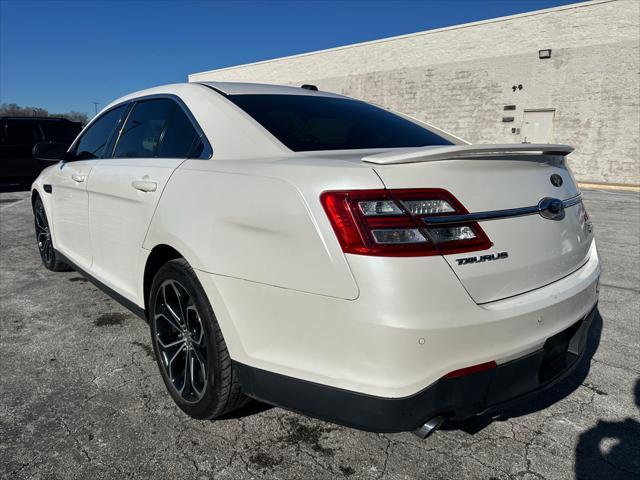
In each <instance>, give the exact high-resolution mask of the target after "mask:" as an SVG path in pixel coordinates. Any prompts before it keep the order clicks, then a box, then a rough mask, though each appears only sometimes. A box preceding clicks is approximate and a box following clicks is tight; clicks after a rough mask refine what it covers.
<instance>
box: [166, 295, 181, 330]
mask: <svg viewBox="0 0 640 480" xmlns="http://www.w3.org/2000/svg"><path fill="white" fill-rule="evenodd" d="M172 285H173V284H172ZM174 291H175V289H174ZM176 293H177V292H176ZM162 296H163V298H164V307H165V308H166V309H167V310H168V311H169V313H170V314H171V316H172V317H173V318H174V320H175V321H176V322H177V323H178V325H180V330H182V329H183V328H184V322H183V320H182V319H181V318H180V316H179V315H178V314H177V313H176V312H175V310H174V309H173V308H171V305H170V304H169V301H168V300H167V286H166V285H164V286H163V287H162ZM178 302H180V300H179V299H178ZM178 305H179V303H178ZM179 310H180V309H178V311H179Z"/></svg>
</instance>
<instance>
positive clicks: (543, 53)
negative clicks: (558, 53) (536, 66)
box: [538, 48, 551, 60]
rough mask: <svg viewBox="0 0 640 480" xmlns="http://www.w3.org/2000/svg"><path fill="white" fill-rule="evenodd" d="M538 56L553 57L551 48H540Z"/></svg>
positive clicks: (542, 57)
mask: <svg viewBox="0 0 640 480" xmlns="http://www.w3.org/2000/svg"><path fill="white" fill-rule="evenodd" d="M538 58H540V59H542V60H544V59H546V58H551V49H550V48H546V49H544V50H538Z"/></svg>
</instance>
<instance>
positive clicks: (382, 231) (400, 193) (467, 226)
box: [320, 188, 493, 256]
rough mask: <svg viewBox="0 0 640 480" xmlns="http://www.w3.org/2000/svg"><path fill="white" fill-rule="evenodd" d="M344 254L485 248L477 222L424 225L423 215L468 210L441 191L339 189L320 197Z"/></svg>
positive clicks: (429, 252)
mask: <svg viewBox="0 0 640 480" xmlns="http://www.w3.org/2000/svg"><path fill="white" fill-rule="evenodd" d="M320 201H321V202H322V206H323V207H324V209H325V212H326V213H327V216H328V217H329V220H330V222H331V225H332V226H333V229H334V231H335V233H336V236H337V237H338V241H339V242H340V245H341V246H342V250H343V251H344V252H345V253H355V254H358V255H376V256H423V255H444V254H450V253H462V252H470V251H477V250H485V249H487V248H490V247H491V246H492V245H493V244H492V243H491V241H490V240H489V238H488V237H487V236H486V234H485V233H484V231H483V230H482V228H480V225H478V223H477V222H469V223H464V224H444V225H442V224H438V225H437V226H435V225H429V224H427V223H426V222H425V220H424V217H427V216H428V217H440V216H446V215H460V214H465V213H469V212H467V210H466V209H465V208H464V207H463V206H462V204H461V203H460V202H459V201H458V200H457V199H456V198H455V197H454V196H453V195H451V194H450V193H449V192H447V191H446V190H442V189H435V188H434V189H395V190H343V191H333V192H324V193H323V194H322V195H321V196H320Z"/></svg>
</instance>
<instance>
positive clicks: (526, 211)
mask: <svg viewBox="0 0 640 480" xmlns="http://www.w3.org/2000/svg"><path fill="white" fill-rule="evenodd" d="M580 202H582V194H578V195H576V196H575V197H571V198H568V199H567V200H563V201H562V206H563V207H564V208H569V207H572V206H574V205H577V204H579V203H580ZM540 212H541V209H540V204H538V205H535V206H531V207H521V208H509V209H506V210H491V211H487V212H478V213H466V214H464V215H442V216H437V217H422V221H423V222H425V223H426V224H428V225H446V224H450V223H468V222H482V221H485V220H498V219H501V218H511V217H522V216H524V215H535V214H537V213H540Z"/></svg>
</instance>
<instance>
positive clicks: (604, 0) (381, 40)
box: [188, 0, 619, 81]
mask: <svg viewBox="0 0 640 480" xmlns="http://www.w3.org/2000/svg"><path fill="white" fill-rule="evenodd" d="M617 1H619V0H588V1H586V2H578V3H569V4H567V5H560V6H558V7H551V8H545V9H542V10H533V11H531V12H523V13H517V14H515V15H507V16H504V17H495V18H489V19H486V20H479V21H477V22H469V23H460V24H458V25H450V26H448V27H441V28H434V29H431V30H422V31H420V32H413V33H405V34H403V35H396V36H393V37H385V38H379V39H377V40H368V41H366V42H359V43H350V44H349V45H341V46H339V47H332V48H325V49H322V50H314V51H312V52H304V53H297V54H295V55H286V56H284V57H276V58H270V59H267V60H259V61H257V62H249V63H243V64H241V65H232V66H230V67H223V68H214V69H212V70H204V71H202V72H195V73H190V74H188V80H189V81H191V77H197V76H198V75H205V74H207V73H214V72H226V71H229V70H235V69H238V68H245V67H251V66H255V65H262V64H265V63H271V62H276V61H281V60H290V59H293V58H300V57H308V56H311V55H318V54H321V53H328V52H335V51H338V50H346V49H349V48H357V47H363V46H366V45H373V44H376V43H385V42H390V41H393V40H401V39H405V38H411V37H419V36H422V35H431V34H433V33H440V32H444V31H447V30H458V29H462V28H469V27H475V26H478V25H484V24H488V23H497V22H504V21H507V20H511V19H514V18H523V17H530V16H535V15H543V14H546V13H551V12H557V11H561V10H569V9H572V8H583V7H590V6H593V5H598V4H603V3H613V2H617Z"/></svg>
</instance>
